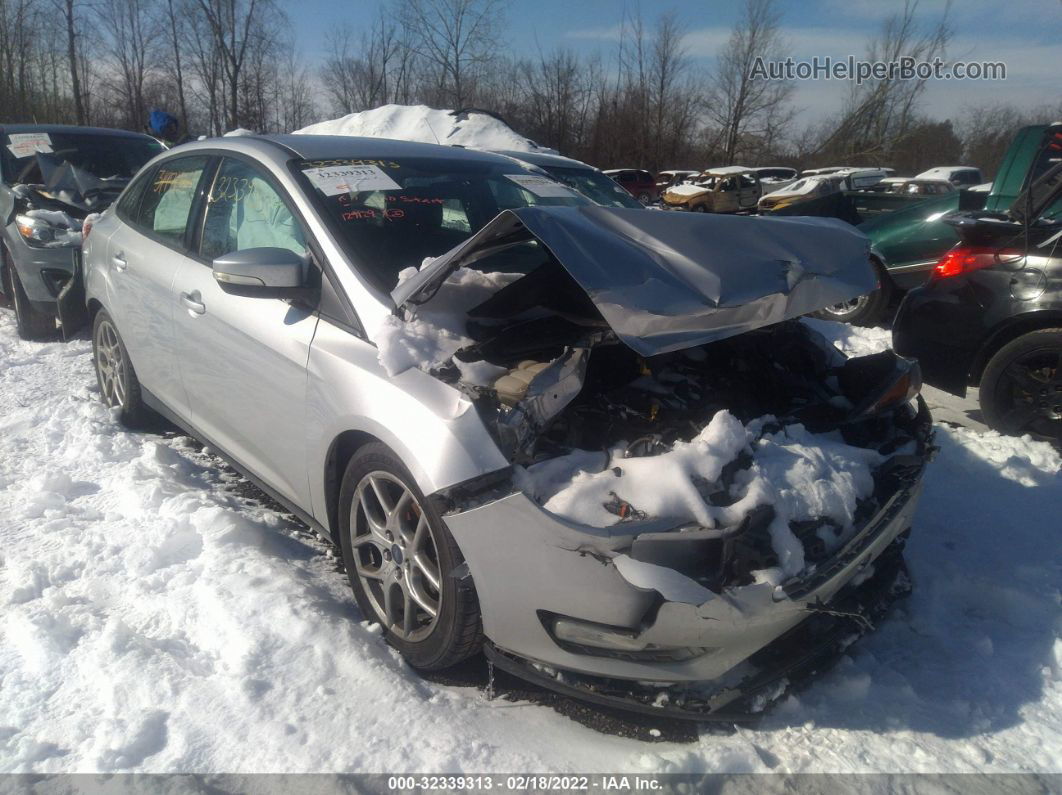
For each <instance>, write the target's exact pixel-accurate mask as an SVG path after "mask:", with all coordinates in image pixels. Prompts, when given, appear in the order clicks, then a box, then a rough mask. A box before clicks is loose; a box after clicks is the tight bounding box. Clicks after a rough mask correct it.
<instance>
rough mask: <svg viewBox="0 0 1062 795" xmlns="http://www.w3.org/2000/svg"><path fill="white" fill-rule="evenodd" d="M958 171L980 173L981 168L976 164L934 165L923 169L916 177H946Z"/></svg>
mask: <svg viewBox="0 0 1062 795" xmlns="http://www.w3.org/2000/svg"><path fill="white" fill-rule="evenodd" d="M956 171H977V172H978V173H980V169H978V168H977V167H976V166H934V167H933V168H930V169H927V170H925V171H923V172H922V173H921V174H916V175H915V179H936V178H939V177H945V178H946V177H947V175H949V174H954V173H955V172H956Z"/></svg>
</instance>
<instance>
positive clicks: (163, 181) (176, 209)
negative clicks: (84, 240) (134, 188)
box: [133, 155, 209, 244]
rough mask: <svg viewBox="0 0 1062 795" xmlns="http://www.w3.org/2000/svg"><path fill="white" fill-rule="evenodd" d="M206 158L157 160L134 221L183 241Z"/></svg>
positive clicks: (177, 240) (200, 156)
mask: <svg viewBox="0 0 1062 795" xmlns="http://www.w3.org/2000/svg"><path fill="white" fill-rule="evenodd" d="M208 160H209V158H208V157H207V156H206V155H197V156H194V157H181V158H177V159H174V160H167V161H166V162H164V163H160V164H159V166H158V168H157V169H155V172H154V174H152V175H151V177H150V182H149V184H147V185H145V186H144V189H143V191H142V194H141V195H142V199H141V201H140V207H139V209H138V210H137V212H136V214H135V215H134V216H133V217H134V218H135V223H136V224H137V225H138V226H140V227H141V228H143V229H145V230H146V231H149V232H153V233H154V234H156V235H158V236H159V237H162V238H165V239H167V240H170V241H172V242H174V243H177V244H183V243H184V231H185V227H187V226H188V214H189V212H190V211H191V209H192V200H193V199H194V198H195V191H196V187H197V186H198V185H199V178H200V177H201V176H202V175H203V169H205V168H206V166H207V162H208Z"/></svg>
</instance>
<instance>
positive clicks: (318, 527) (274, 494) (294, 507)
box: [140, 386, 335, 544]
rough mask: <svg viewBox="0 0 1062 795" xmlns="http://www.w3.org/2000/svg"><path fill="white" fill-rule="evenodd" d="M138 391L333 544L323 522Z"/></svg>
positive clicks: (170, 418)
mask: <svg viewBox="0 0 1062 795" xmlns="http://www.w3.org/2000/svg"><path fill="white" fill-rule="evenodd" d="M140 392H141V397H142V398H143V400H144V403H145V404H147V405H148V406H149V407H150V408H151V409H152V410H153V411H155V412H157V413H158V414H160V415H162V416H163V417H165V418H166V420H168V421H169V422H171V423H173V424H174V425H176V426H177V427H178V428H180V429H181V430H182V431H184V432H185V433H186V434H188V435H189V436H191V437H192V438H194V439H198V440H199V441H200V442H202V443H203V444H205V445H207V446H208V447H210V448H211V449H213V450H214V451H215V452H216V453H217V454H218V456H219V457H221V458H223V459H224V460H225V462H226V463H228V465H229V466H231V467H232V468H233V469H235V470H236V471H237V472H239V473H240V475H242V476H243V477H245V478H246V479H247V480H249V481H250V482H251V483H253V484H254V485H255V486H256V487H257V488H258V489H260V490H261V491H263V492H265V494H266V495H267V496H268V497H269V498H270V499H271V500H273V501H274V502H276V503H278V504H280V505H281V506H283V507H284V509H285V510H287V511H289V512H291V513H292V514H294V515H295V517H296V518H297V519H298V520H299V521H300V522H302V523H303V524H305V525H306V526H308V527H309V528H310V529H311V530H313V531H314V532H316V533H317V534H318V535H319V536H321V537H322V538H323V539H324V540H326V541H328V543H330V544H335V539H334V538H333V537H332V534H331V533H330V532H329V531H328V529H327V528H326V527H325V526H324V525H323V524H321V523H320V522H318V521H317V520H316V519H314V518H313V517H312V516H310V514H308V513H306V511H304V510H303V509H302V508H300V507H299V506H297V505H295V504H294V503H293V502H291V500H289V499H288V498H287V497H284V496H283V495H281V494H279V493H278V492H276V491H275V490H274V489H273V488H272V487H270V486H268V485H267V484H266V483H263V482H262V480H261V479H259V478H258V477H257V476H256V475H254V474H252V473H251V471H250V470H249V469H248V468H247V467H246V466H244V465H243V464H241V463H240V462H239V461H237V460H236V459H235V458H233V457H232V456H231V455H230V454H229V453H227V452H225V450H224V449H223V448H221V447H220V446H218V444H217V443H216V442H213V441H211V440H210V439H209V438H208V437H207V436H206V435H205V434H203V433H201V432H199V431H198V430H196V429H195V428H194V427H192V426H191V425H190V424H189V423H187V422H185V421H184V420H182V419H181V418H180V417H178V416H177V415H176V414H175V413H174V412H172V411H170V409H169V408H168V407H167V406H166V405H165V404H164V403H163V402H162V401H161V400H159V399H158V398H157V397H155V396H154V395H153V394H152V393H151V392H149V391H148V390H147V389H144V387H143V386H141V388H140Z"/></svg>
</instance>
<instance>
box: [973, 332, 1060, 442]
mask: <svg viewBox="0 0 1062 795" xmlns="http://www.w3.org/2000/svg"><path fill="white" fill-rule="evenodd" d="M980 403H981V412H982V414H984V417H985V423H986V424H987V425H988V426H989V427H991V428H994V429H996V430H997V431H999V432H1000V433H1007V434H1015V435H1018V434H1025V433H1028V434H1030V435H1032V436H1035V437H1038V438H1041V439H1049V440H1051V441H1054V442H1059V441H1062V328H1049V329H1040V330H1039V331H1033V332H1030V333H1028V334H1023V335H1022V336H1020V337H1018V338H1017V339H1016V340H1012V341H1011V342H1008V343H1007V344H1006V345H1004V346H1003V347H1002V348H1000V349H999V350H998V351H997V352H996V354H995V355H994V356H993V357H992V358H991V359H990V360H989V362H988V365H987V366H986V367H985V370H984V373H983V374H982V375H981V387H980Z"/></svg>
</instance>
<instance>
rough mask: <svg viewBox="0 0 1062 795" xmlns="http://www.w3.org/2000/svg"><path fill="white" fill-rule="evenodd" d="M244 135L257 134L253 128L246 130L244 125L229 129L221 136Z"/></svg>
mask: <svg viewBox="0 0 1062 795" xmlns="http://www.w3.org/2000/svg"><path fill="white" fill-rule="evenodd" d="M244 135H258V133H256V132H255V131H254V130H248V129H247V128H246V127H237V128H236V129H235V130H229V131H228V132H227V133H225V135H223V136H222V137H223V138H235V137H240V136H244Z"/></svg>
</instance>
